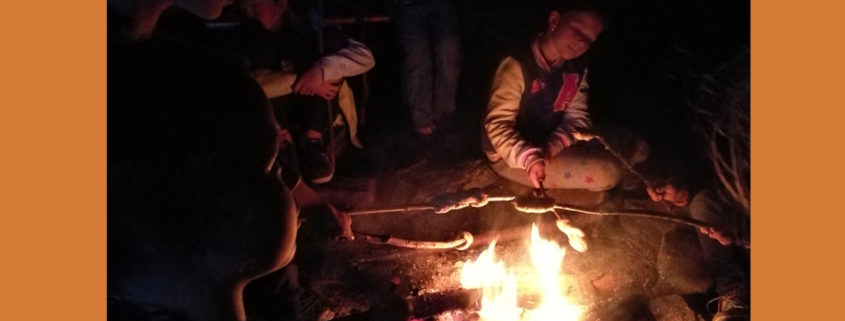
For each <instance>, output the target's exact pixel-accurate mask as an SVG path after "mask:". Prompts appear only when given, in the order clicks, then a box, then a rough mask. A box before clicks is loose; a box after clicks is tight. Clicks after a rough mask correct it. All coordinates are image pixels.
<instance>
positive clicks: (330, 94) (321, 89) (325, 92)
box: [316, 83, 340, 100]
mask: <svg viewBox="0 0 845 321" xmlns="http://www.w3.org/2000/svg"><path fill="white" fill-rule="evenodd" d="M338 91H340V84H332V83H323V84H322V85H320V86H318V87H317V93H316V94H317V96H320V97H322V98H323V99H325V100H332V99H334V97H335V96H337V93H338Z"/></svg>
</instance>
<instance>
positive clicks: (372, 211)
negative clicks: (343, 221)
mask: <svg viewBox="0 0 845 321" xmlns="http://www.w3.org/2000/svg"><path fill="white" fill-rule="evenodd" d="M515 198H516V197H515V196H490V197H488V198H487V200H488V201H489V202H510V201H512V200H514V199H515ZM429 210H431V211H433V210H434V206H433V205H431V204H413V205H404V206H394V207H385V208H370V209H360V210H351V211H347V212H346V213H347V214H349V215H350V216H356V215H368V214H381V213H395V212H413V211H429Z"/></svg>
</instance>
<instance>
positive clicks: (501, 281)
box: [460, 225, 582, 321]
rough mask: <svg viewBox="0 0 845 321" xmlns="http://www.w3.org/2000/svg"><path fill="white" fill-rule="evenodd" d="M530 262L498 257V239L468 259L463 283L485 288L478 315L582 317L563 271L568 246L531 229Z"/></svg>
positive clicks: (495, 320) (506, 319)
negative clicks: (564, 291) (568, 291)
mask: <svg viewBox="0 0 845 321" xmlns="http://www.w3.org/2000/svg"><path fill="white" fill-rule="evenodd" d="M529 254H530V260H529V262H507V263H506V262H503V261H500V260H498V258H497V257H496V242H493V243H491V244H490V246H489V247H488V248H487V250H485V251H484V252H482V253H481V255H479V257H478V258H477V259H476V260H474V261H467V262H465V264H464V266H463V269H462V270H461V273H460V278H461V280H460V281H461V285H462V286H463V287H464V288H467V289H481V292H482V297H481V309H480V310H479V311H478V315H479V317H480V319H481V320H485V321H523V320H524V321H541V320H579V317H580V315H581V313H582V307H580V306H579V305H577V304H575V303H573V302H572V301H571V300H570V299H569V298H568V297H567V296H566V295H565V294H564V293H563V289H565V288H566V284H565V282H566V281H565V280H566V278H565V277H564V276H563V275H561V274H560V269H561V266H562V264H563V259H564V257H565V255H566V249H564V248H561V247H560V246H559V245H558V244H557V243H556V242H554V241H551V240H545V239H543V238H541V237H540V232H539V230H538V228H537V226H536V225H534V226H532V229H531V240H530V245H529Z"/></svg>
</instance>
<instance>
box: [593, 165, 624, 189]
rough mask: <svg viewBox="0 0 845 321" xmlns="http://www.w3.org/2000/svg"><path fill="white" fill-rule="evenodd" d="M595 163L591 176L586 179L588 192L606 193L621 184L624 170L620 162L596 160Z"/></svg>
mask: <svg viewBox="0 0 845 321" xmlns="http://www.w3.org/2000/svg"><path fill="white" fill-rule="evenodd" d="M594 162H595V165H594V166H593V168H592V170H590V174H589V175H590V176H587V177H586V178H585V183H587V189H588V190H591V191H606V190H609V189H611V188H613V187H615V186H616V184H619V181H620V180H622V174H623V170H622V167H621V166H620V165H619V163H618V162H616V161H613V160H611V159H596V160H594Z"/></svg>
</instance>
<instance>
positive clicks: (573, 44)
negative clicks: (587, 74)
mask: <svg viewBox="0 0 845 321" xmlns="http://www.w3.org/2000/svg"><path fill="white" fill-rule="evenodd" d="M603 30H604V25H603V24H602V22H601V20H599V18H598V17H596V15H595V14H594V13H592V12H589V11H570V12H567V13H564V14H563V15H560V14H559V13H558V12H557V11H552V13H551V14H550V15H549V30H548V32H549V35H550V38H551V40H552V43H553V44H554V46H555V48H556V49H557V51H558V52H559V53H560V54H561V58H563V59H564V60H571V59H575V58H578V57H580V56H581V55H583V54H584V53H585V52H587V49H590V45H592V43H593V42H594V41H596V38H598V36H599V34H601V32H602V31H603Z"/></svg>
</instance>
